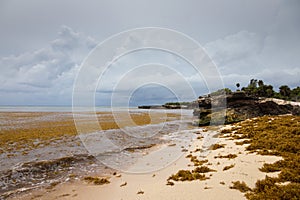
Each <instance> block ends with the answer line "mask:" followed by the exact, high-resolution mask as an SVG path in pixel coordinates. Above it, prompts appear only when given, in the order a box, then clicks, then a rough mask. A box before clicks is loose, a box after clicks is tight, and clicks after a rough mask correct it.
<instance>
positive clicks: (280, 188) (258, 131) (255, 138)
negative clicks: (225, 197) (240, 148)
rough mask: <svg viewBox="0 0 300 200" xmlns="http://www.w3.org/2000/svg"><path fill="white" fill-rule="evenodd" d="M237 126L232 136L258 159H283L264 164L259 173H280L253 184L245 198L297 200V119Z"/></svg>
mask: <svg viewBox="0 0 300 200" xmlns="http://www.w3.org/2000/svg"><path fill="white" fill-rule="evenodd" d="M236 125H238V126H239V128H235V130H234V131H235V132H234V133H232V134H231V136H232V137H233V138H235V139H247V143H249V146H247V147H246V150H248V151H250V152H256V153H258V154H261V155H277V156H281V157H282V158H283V159H282V160H279V161H277V162H275V163H272V164H264V165H263V167H262V168H260V170H261V171H262V172H267V173H269V172H280V173H279V175H278V177H273V178H271V177H268V176H266V178H265V179H262V180H259V181H257V182H256V185H255V188H253V189H252V191H250V192H248V193H247V194H246V197H247V198H248V199H250V200H258V199H274V200H277V199H278V200H279V199H286V200H288V199H300V170H299V169H300V145H299V144H300V116H291V115H285V116H264V117H259V118H254V119H251V120H246V121H243V122H240V123H237V124H236Z"/></svg>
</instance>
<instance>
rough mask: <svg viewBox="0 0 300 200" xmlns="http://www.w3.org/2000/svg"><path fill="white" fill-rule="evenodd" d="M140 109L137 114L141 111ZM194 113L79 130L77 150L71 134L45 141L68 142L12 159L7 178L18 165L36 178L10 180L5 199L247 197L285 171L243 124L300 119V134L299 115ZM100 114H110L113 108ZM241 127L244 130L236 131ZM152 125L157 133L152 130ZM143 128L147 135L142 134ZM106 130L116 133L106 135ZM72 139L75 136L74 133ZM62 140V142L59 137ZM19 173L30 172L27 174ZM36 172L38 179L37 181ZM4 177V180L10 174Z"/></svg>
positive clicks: (253, 126)
mask: <svg viewBox="0 0 300 200" xmlns="http://www.w3.org/2000/svg"><path fill="white" fill-rule="evenodd" d="M145 112H146V111H141V113H138V115H139V116H142V118H145V116H147V115H145V114H146V113H145ZM160 112H161V111H160ZM133 113H134V114H137V113H136V111H134V112H133ZM187 113H188V112H187ZM187 113H185V114H183V116H185V117H183V118H182V117H179V116H180V115H179V114H178V112H177V114H176V113H174V111H173V112H172V113H171V114H169V116H168V120H166V121H164V122H160V121H159V120H158V119H160V117H162V116H160V114H159V112H158V113H156V123H153V124H151V123H148V124H140V125H138V126H133V127H130V128H129V129H126V126H125V127H123V128H120V129H107V130H105V132H92V133H90V134H84V137H80V136H76V135H75V136H74V138H77V142H78V141H81V142H83V145H81V146H80V145H79V146H76V148H75V147H74V148H73V149H72V148H69V147H68V148H66V146H67V145H66V144H67V143H66V141H67V140H66V138H65V136H64V138H63V140H62V141H64V143H63V145H56V148H55V149H52V150H51V148H48V147H50V146H51V145H46V146H47V150H51V151H53V152H57V151H58V147H60V148H61V149H60V150H59V152H60V154H55V153H53V155H55V156H54V157H48V159H47V160H45V156H43V157H41V159H40V160H38V159H35V160H34V161H31V162H30V163H29V164H28V163H27V164H26V162H25V165H24V164H23V165H20V163H18V164H14V163H12V162H11V163H10V165H11V167H12V169H13V170H12V171H9V172H11V174H10V176H7V172H8V171H6V173H3V171H2V178H3V177H4V176H6V177H7V178H8V177H10V179H12V180H13V179H15V178H16V176H15V175H16V174H14V173H12V172H16V171H17V172H20V173H23V174H22V175H23V178H24V177H25V178H24V179H25V181H29V180H30V181H32V182H31V184H28V183H27V184H25V183H24V181H23V182H22V181H20V184H19V185H18V188H17V187H12V186H13V185H14V182H13V181H11V185H10V190H6V191H5V193H3V194H5V195H6V196H2V198H7V199H25V200H27V199H28V200H29V199H123V200H126V199H170V200H171V199H191V200H193V199H195V200H196V199H246V197H245V193H246V192H247V191H255V189H254V188H255V187H256V186H257V185H256V183H257V181H258V180H263V179H265V178H266V176H268V177H274V178H275V177H278V175H279V174H280V170H273V171H264V170H262V168H263V167H265V165H264V164H271V163H276V162H277V161H282V160H283V159H284V158H283V157H282V156H280V155H279V154H278V153H274V152H273V153H272V152H270V151H267V152H268V153H266V151H265V150H255V149H252V151H250V150H249V149H247V147H249V145H251V144H250V143H249V142H248V139H247V138H246V137H244V136H243V135H241V133H242V131H244V130H246V133H247V131H249V130H250V129H249V127H250V128H251V130H252V129H253V130H255V129H257V130H258V131H260V126H261V125H262V126H263V130H264V129H266V127H268V126H270V124H272V122H273V121H274V127H277V123H278V122H280V123H283V124H284V123H285V124H286V123H287V122H291V123H294V125H293V126H292V127H294V128H293V129H291V130H294V131H292V132H295V133H297V131H298V130H299V126H298V123H297V119H298V118H294V117H292V116H286V117H284V116H283V117H282V118H281V117H263V118H258V119H256V118H254V119H253V120H252V119H248V120H245V121H243V122H241V123H236V124H233V125H219V126H207V127H194V126H191V123H190V120H191V116H190V115H188V114H187ZM23 114H24V113H23ZM27 114H28V113H27ZM34 115H36V114H34ZM43 115H45V113H43ZM99 115H104V116H107V115H109V113H101V114H100V113H99ZM179 118H181V120H179ZM85 120H86V119H85ZM136 120H138V118H136ZM142 121H145V120H142ZM275 122H276V123H275ZM244 127H245V128H244ZM124 128H125V129H124ZM127 128H128V127H127ZM279 128H284V126H283V127H279ZM157 130H159V131H157ZM239 130H240V132H239V133H236V131H239ZM270 130H271V129H270ZM283 130H286V129H283ZM119 131H125V132H126V131H130V133H131V134H132V133H135V134H136V133H138V135H134V136H133V135H128V134H129V133H128V134H127V135H126V134H125V135H126V137H123V136H122V134H120V132H119ZM149 131H150V133H151V131H157V133H156V134H154V135H152V134H150V135H147V134H146V133H148V132H149ZM141 132H144V133H145V134H146V135H145V134H142V135H141ZM104 133H105V134H104ZM103 135H105V136H106V139H109V140H105V142H102V141H103ZM100 136H101V137H100ZM121 136H122V137H121ZM141 136H143V137H141ZM68 138H72V137H70V135H69V136H68ZM74 138H73V139H74ZM99 138H100V140H99ZM120 138H121V139H120ZM78 139H81V140H78ZM82 139H84V140H82ZM58 141H59V140H58ZM58 141H56V144H59V142H58ZM264 141H265V139H264ZM99 142H100V143H99ZM101 142H102V143H101ZM71 143H72V142H71ZM111 143H113V144H114V146H113V147H112V146H109V145H106V146H105V144H111ZM63 147H64V148H63ZM91 147H97V148H91ZM100 147H101V148H100ZM114 147H118V148H120V149H121V150H120V149H119V150H116V149H115V148H114ZM41 149H43V148H40V149H32V150H31V151H28V152H29V153H28V154H26V155H23V156H19V157H18V156H12V157H10V159H7V160H6V161H2V162H5V163H8V162H7V161H9V160H14V159H15V160H16V158H20V157H26V156H28V155H30V153H32V152H35V153H36V152H39V153H40V155H43V154H42V151H41ZM250 149H251V148H250ZM84 152H85V153H84ZM262 152H264V153H262ZM283 155H284V154H283ZM2 156H3V154H2ZM42 158H43V159H42ZM19 161H21V160H19ZM22 162H24V161H23V160H22ZM20 166H21V167H20ZM24 166H25V167H26V166H27V167H28V168H24ZM40 166H43V167H42V169H43V170H40V171H38V170H37V169H41V168H40ZM8 167H9V166H8ZM24 169H25V170H24ZM28 169H31V172H34V170H32V169H35V170H37V171H36V174H34V173H32V174H31V175H33V177H27V176H26V174H24V172H25V171H26V170H28ZM22 170H23V171H22ZM51 171H54V172H55V173H51ZM37 174H38V175H39V176H37ZM45 174H46V176H45ZM24 175H25V176H24ZM42 175H44V178H42ZM18 178H19V179H20V180H22V179H23V178H22V176H21V177H18ZM33 178H36V179H37V180H36V181H33ZM1 180H2V183H3V180H4V179H1ZM38 180H39V181H38ZM15 183H18V180H15ZM240 183H242V184H244V185H243V187H244V191H243V190H242V192H241V191H239V190H241V188H240V185H239V184H240ZM22 184H23V185H22ZM236 184H237V185H236ZM245 188H246V189H245ZM2 189H3V187H2ZM4 189H5V188H4ZM242 189H243V188H242Z"/></svg>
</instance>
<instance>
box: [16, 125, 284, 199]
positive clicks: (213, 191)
mask: <svg viewBox="0 0 300 200" xmlns="http://www.w3.org/2000/svg"><path fill="white" fill-rule="evenodd" d="M224 127H230V126H228V125H226V126H222V127H219V128H218V130H217V131H218V132H220V131H221V130H222V129H224ZM209 128H210V127H208V129H209ZM199 131H200V134H199ZM215 131H216V130H208V131H207V132H206V131H203V129H194V130H190V132H191V133H192V134H195V135H196V136H197V137H198V138H199V139H195V140H194V141H193V142H192V144H191V146H190V147H189V149H188V152H185V153H184V155H182V156H181V157H180V158H179V159H178V160H176V161H175V162H173V163H172V164H171V165H169V166H167V167H165V168H163V169H161V170H159V171H155V172H151V173H143V174H132V173H122V172H121V173H120V175H119V172H118V173H117V176H114V175H111V176H110V178H109V179H108V180H109V181H110V183H109V184H105V185H93V184H89V183H87V182H85V181H74V182H69V183H64V184H60V185H58V186H56V187H54V188H53V189H50V190H47V189H41V190H36V191H32V192H30V193H28V194H23V195H20V196H17V197H15V198H10V199H25V200H27V199H32V198H33V199H34V198H37V199H55V198H59V199H74V200H75V199H99V198H101V199H123V200H126V199H137V198H138V199H224V196H225V197H230V198H231V199H245V197H244V194H243V193H241V192H240V191H238V190H233V189H230V188H229V187H230V186H231V185H232V181H244V182H245V183H246V184H247V185H249V186H250V187H254V184H255V182H256V181H257V180H258V179H262V178H264V177H265V175H266V174H268V176H270V173H264V172H261V171H259V169H258V168H259V167H262V166H263V164H264V163H273V162H275V161H278V160H280V159H281V157H276V156H262V155H257V154H255V153H249V152H247V151H246V150H245V147H246V146H247V145H242V146H241V145H236V144H235V142H236V140H231V139H228V138H220V137H219V138H218V142H217V143H218V144H224V148H218V149H216V150H211V152H210V153H209V154H208V155H207V156H204V157H203V159H208V163H207V166H208V167H209V168H211V169H214V170H216V171H215V172H209V173H207V176H208V177H209V179H207V180H203V181H199V180H195V181H187V182H179V181H178V182H177V181H176V182H174V185H173V186H170V185H166V184H167V179H168V177H170V176H171V175H172V174H175V173H176V172H177V171H178V170H182V169H185V170H192V169H194V168H195V167H194V166H193V165H192V164H193V163H192V162H191V161H190V159H189V158H186V156H187V155H189V154H192V155H193V156H197V157H199V156H200V154H201V152H200V151H199V150H197V149H199V148H202V147H203V146H205V144H204V142H205V135H207V134H215ZM213 132H214V133H213ZM219 135H221V134H219ZM202 137H204V138H202ZM200 138H201V139H200ZM172 147H173V146H168V145H167V148H172ZM233 151H234V152H236V154H237V157H236V158H234V159H227V158H216V157H218V156H220V155H226V154H229V153H233ZM191 152H192V153H191ZM202 153H203V152H202ZM147 155H148V154H147ZM158 161H159V159H158ZM152 162H157V161H154V160H152ZM230 165H234V166H233V167H232V168H230V169H228V170H225V171H224V170H223V169H224V167H226V166H230ZM277 174H278V173H273V174H272V175H273V176H276V175H277Z"/></svg>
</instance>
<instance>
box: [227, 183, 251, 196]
mask: <svg viewBox="0 0 300 200" xmlns="http://www.w3.org/2000/svg"><path fill="white" fill-rule="evenodd" d="M232 183H233V185H232V186H230V189H236V190H239V191H241V192H243V193H244V192H248V191H251V188H249V187H248V186H247V184H246V183H245V182H244V181H243V182H240V181H234V182H232Z"/></svg>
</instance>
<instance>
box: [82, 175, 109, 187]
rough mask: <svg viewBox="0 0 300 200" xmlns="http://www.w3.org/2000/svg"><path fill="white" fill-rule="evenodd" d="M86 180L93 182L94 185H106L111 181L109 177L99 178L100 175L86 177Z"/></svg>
mask: <svg viewBox="0 0 300 200" xmlns="http://www.w3.org/2000/svg"><path fill="white" fill-rule="evenodd" d="M84 180H85V181H87V182H88V183H93V184H94V185H104V184H109V183H110V181H109V180H108V179H107V178H99V177H91V176H87V177H84Z"/></svg>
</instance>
